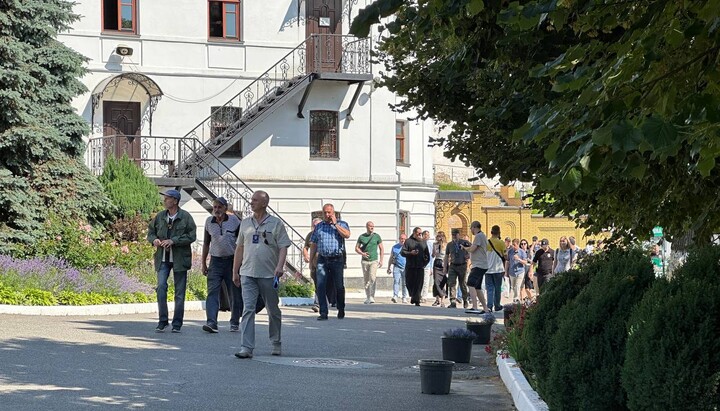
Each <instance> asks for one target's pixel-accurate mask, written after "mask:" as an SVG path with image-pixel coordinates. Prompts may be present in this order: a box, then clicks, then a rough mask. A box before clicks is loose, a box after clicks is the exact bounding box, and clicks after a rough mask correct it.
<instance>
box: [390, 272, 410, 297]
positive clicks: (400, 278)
mask: <svg viewBox="0 0 720 411" xmlns="http://www.w3.org/2000/svg"><path fill="white" fill-rule="evenodd" d="M400 287H402V298H407V296H408V289H407V287H405V267H403V268H398V266H393V297H400Z"/></svg>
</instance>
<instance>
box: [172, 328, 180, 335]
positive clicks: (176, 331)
mask: <svg viewBox="0 0 720 411" xmlns="http://www.w3.org/2000/svg"><path fill="white" fill-rule="evenodd" d="M172 332H173V333H175V334H180V327H173V329H172Z"/></svg>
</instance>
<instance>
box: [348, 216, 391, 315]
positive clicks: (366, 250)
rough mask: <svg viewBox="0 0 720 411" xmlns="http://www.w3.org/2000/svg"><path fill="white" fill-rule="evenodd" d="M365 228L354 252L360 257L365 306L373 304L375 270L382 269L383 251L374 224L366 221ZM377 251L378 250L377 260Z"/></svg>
mask: <svg viewBox="0 0 720 411" xmlns="http://www.w3.org/2000/svg"><path fill="white" fill-rule="evenodd" d="M365 228H366V229H367V231H366V232H364V233H362V234H360V237H358V240H357V244H355V252H356V253H358V254H360V255H361V256H362V259H361V260H360V264H361V266H362V272H363V281H364V283H365V297H366V299H365V304H374V303H375V284H376V279H377V269H378V267H382V264H383V259H384V258H385V249H384V248H383V243H382V238H380V235H379V234H377V233H376V232H375V223H373V222H372V221H368V222H367V223H366V224H365ZM378 249H380V257H379V258H378Z"/></svg>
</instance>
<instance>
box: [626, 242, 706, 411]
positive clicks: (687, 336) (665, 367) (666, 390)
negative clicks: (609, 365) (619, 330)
mask: <svg viewBox="0 0 720 411" xmlns="http://www.w3.org/2000/svg"><path fill="white" fill-rule="evenodd" d="M627 330H628V334H629V337H628V339H627V350H626V360H625V364H624V367H623V369H622V385H623V387H624V388H625V391H626V392H627V397H628V407H629V408H630V409H632V410H646V409H667V410H672V409H686V410H717V409H720V394H719V392H718V391H719V387H720V247H708V248H705V249H702V250H699V251H696V252H695V253H693V254H692V255H691V256H690V258H689V259H688V261H687V262H686V263H685V264H684V265H683V266H682V267H681V268H680V269H679V270H678V271H676V272H675V275H674V278H673V280H672V281H666V280H659V281H657V282H656V283H655V284H654V286H653V287H652V288H651V289H650V290H649V291H648V292H647V293H646V294H645V296H644V298H643V299H642V301H641V302H640V303H639V304H638V306H637V307H636V309H635V311H634V312H633V313H632V317H631V319H630V321H629V325H628V328H627Z"/></svg>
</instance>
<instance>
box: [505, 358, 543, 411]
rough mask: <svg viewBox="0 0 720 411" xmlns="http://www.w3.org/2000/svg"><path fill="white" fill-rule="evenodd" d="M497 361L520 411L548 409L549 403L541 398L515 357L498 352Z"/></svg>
mask: <svg viewBox="0 0 720 411" xmlns="http://www.w3.org/2000/svg"><path fill="white" fill-rule="evenodd" d="M495 362H496V363H497V366H498V370H499V371H500V378H502V380H503V382H504V383H505V386H506V387H507V389H508V391H509V392H510V394H511V395H512V397H513V401H514V402H515V408H517V409H518V410H519V411H546V410H548V406H547V404H546V403H545V401H543V400H542V399H541V398H540V396H539V395H538V394H537V392H535V390H533V389H532V387H531V386H530V383H528V382H527V379H526V378H525V375H523V373H522V371H521V370H520V367H519V366H518V365H517V362H515V359H514V358H512V357H507V358H502V356H501V355H499V354H498V355H497V357H496V358H495Z"/></svg>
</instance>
